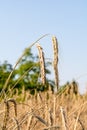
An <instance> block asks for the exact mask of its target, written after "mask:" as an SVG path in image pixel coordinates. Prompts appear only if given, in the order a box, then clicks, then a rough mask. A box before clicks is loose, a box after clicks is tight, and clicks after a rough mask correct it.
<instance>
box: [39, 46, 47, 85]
mask: <svg viewBox="0 0 87 130" xmlns="http://www.w3.org/2000/svg"><path fill="white" fill-rule="evenodd" d="M37 48H38V51H39V60H40V70H41V71H40V72H41V79H42V84H43V85H45V84H46V72H45V60H44V52H43V49H42V47H41V46H40V44H37Z"/></svg>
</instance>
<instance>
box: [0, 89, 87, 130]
mask: <svg viewBox="0 0 87 130" xmlns="http://www.w3.org/2000/svg"><path fill="white" fill-rule="evenodd" d="M70 91H72V90H70ZM86 119H87V94H84V95H80V94H79V93H77V94H75V93H73V92H71V93H67V89H65V90H64V91H63V92H60V93H58V94H53V92H52V91H51V90H49V91H47V92H43V93H37V94H35V95H34V96H33V95H30V94H29V92H28V91H27V92H26V91H24V90H23V92H22V93H21V94H20V95H17V94H15V95H14V96H13V97H12V98H10V99H8V100H6V101H4V100H2V101H1V103H0V130H38V129H39V130H86V129H87V120H86Z"/></svg>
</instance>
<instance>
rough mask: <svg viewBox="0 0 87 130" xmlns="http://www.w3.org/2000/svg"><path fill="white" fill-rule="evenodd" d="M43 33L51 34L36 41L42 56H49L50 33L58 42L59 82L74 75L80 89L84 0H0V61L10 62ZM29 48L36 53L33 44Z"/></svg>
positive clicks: (86, 43)
mask: <svg viewBox="0 0 87 130" xmlns="http://www.w3.org/2000/svg"><path fill="white" fill-rule="evenodd" d="M46 33H50V34H51V35H50V36H47V37H45V38H44V39H42V40H41V41H40V44H41V46H42V47H43V49H44V51H45V57H46V58H52V45H51V36H52V35H55V36H56V37H57V39H58V42H59V75H60V85H61V84H64V83H66V82H67V81H72V80H73V79H76V80H77V82H78V83H79V85H80V91H84V88H85V87H87V59H86V56H87V0H43V1H42V0H36V1H35V0H3V1H2V0H0V61H1V62H3V61H4V60H7V61H8V62H9V63H11V64H13V65H14V64H15V63H16V61H17V59H18V58H19V56H20V55H21V54H22V52H23V50H24V49H25V48H26V47H28V46H29V45H30V44H31V43H32V42H34V41H35V40H37V39H38V38H39V37H41V36H42V35H44V34H46ZM32 51H33V52H34V54H37V50H36V47H33V48H32ZM81 75H82V76H81ZM79 76H81V77H79ZM78 77H79V78H78ZM51 78H52V79H53V78H54V75H53V74H52V76H51Z"/></svg>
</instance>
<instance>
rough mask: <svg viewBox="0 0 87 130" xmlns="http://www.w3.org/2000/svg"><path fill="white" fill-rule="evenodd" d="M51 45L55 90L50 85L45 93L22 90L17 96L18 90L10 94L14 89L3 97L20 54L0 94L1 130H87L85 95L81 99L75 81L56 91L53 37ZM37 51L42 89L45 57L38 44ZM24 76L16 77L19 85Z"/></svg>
mask: <svg viewBox="0 0 87 130" xmlns="http://www.w3.org/2000/svg"><path fill="white" fill-rule="evenodd" d="M42 38H43V37H42ZM40 39H41V38H40ZM40 39H39V40H40ZM39 40H37V41H36V42H38V41H39ZM36 42H35V43H36ZM52 42H53V53H54V59H53V68H54V75H55V81H54V83H55V86H54V89H53V90H52V89H51V88H52V86H50V84H49V87H48V89H47V90H45V91H43V92H42V91H35V93H34V95H32V94H30V91H29V90H27V91H26V90H25V87H24V86H23V87H22V92H21V93H19V92H18V91H19V90H18V89H16V91H15V93H13V90H14V88H10V89H9V91H8V93H9V94H7V93H5V92H6V91H5V90H6V88H7V86H8V83H9V81H10V78H11V76H12V74H13V72H14V70H15V68H16V66H17V64H18V63H19V62H20V60H21V58H22V57H23V56H24V54H23V55H22V56H21V57H20V58H19V59H18V61H17V63H16V65H15V66H14V69H13V70H12V72H11V73H10V75H9V77H8V78H7V80H6V82H5V85H4V86H3V89H2V91H1V93H0V130H87V120H86V119H87V93H85V94H83V95H81V94H80V93H79V91H78V87H79V86H78V84H77V83H76V82H75V81H73V82H72V83H67V84H66V85H64V86H63V87H62V88H59V73H58V42H57V39H56V37H53V38H52ZM35 43H33V44H32V45H31V46H30V48H31V47H32V46H33V45H34V44H35ZM37 48H38V51H39V60H40V71H41V72H40V76H41V83H42V85H45V84H46V72H45V60H44V53H43V50H42V48H41V46H40V45H39V44H37ZM25 74H26V73H24V75H25ZM24 75H23V76H22V77H19V80H18V82H19V81H20V79H22V78H23V77H24ZM18 82H17V83H18Z"/></svg>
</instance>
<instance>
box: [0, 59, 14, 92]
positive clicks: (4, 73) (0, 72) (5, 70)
mask: <svg viewBox="0 0 87 130" xmlns="http://www.w3.org/2000/svg"><path fill="white" fill-rule="evenodd" d="M12 69H13V68H12V65H11V64H9V63H8V62H7V61H4V63H2V64H0V90H2V88H3V86H4V84H5V82H6V80H7V78H8V76H9V74H10V72H11V71H12ZM13 78H14V75H12V77H11V79H10V81H9V84H8V85H10V84H11V85H12V84H13Z"/></svg>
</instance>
